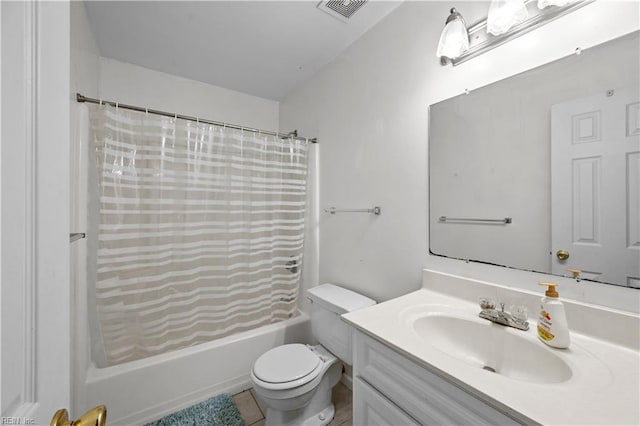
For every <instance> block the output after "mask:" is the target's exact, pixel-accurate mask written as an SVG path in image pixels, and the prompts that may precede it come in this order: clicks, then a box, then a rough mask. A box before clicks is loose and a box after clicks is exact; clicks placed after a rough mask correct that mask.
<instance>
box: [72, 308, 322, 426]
mask: <svg viewBox="0 0 640 426" xmlns="http://www.w3.org/2000/svg"><path fill="white" fill-rule="evenodd" d="M310 337H311V326H310V321H309V316H308V314H306V313H304V312H300V314H299V315H298V316H296V317H293V318H291V319H288V320H285V321H282V322H279V323H276V324H270V325H267V326H263V327H260V328H258V329H255V330H250V331H245V332H242V333H238V334H236V335H233V336H227V337H224V338H222V339H218V340H215V341H212V342H208V343H203V344H200V345H196V346H192V347H189V348H184V349H180V350H177V351H173V352H170V353H166V354H161V355H156V356H153V357H150V358H145V359H141V360H136V361H131V362H128V363H125V364H120V365H116V366H113V367H105V368H98V367H95V365H92V366H90V367H89V369H88V371H87V378H86V386H85V390H86V394H85V395H84V396H85V398H86V399H85V402H86V404H87V406H88V407H93V406H96V405H99V404H104V405H106V406H107V413H108V414H107V420H108V424H109V425H110V426H111V425H139V424H144V423H146V422H149V421H153V420H156V419H158V418H160V417H162V416H165V415H167V414H170V413H172V412H175V411H178V410H181V409H183V408H186V407H188V406H190V405H193V404H195V403H197V402H200V401H203V400H205V399H208V398H210V397H212V396H215V395H218V394H220V393H223V392H227V393H231V394H234V393H237V392H240V391H242V390H246V389H248V388H250V387H251V380H250V378H249V372H250V370H251V366H252V365H253V363H254V361H255V360H256V359H257V358H258V357H259V356H260V355H261V354H263V353H264V352H265V351H267V350H268V349H270V348H273V347H275V346H278V345H281V344H284V343H294V342H298V343H311V342H309V339H310Z"/></svg>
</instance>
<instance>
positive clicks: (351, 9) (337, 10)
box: [318, 0, 367, 22]
mask: <svg viewBox="0 0 640 426" xmlns="http://www.w3.org/2000/svg"><path fill="white" fill-rule="evenodd" d="M366 2H367V0H322V1H321V2H320V3H318V9H320V10H322V11H324V12H327V13H328V14H329V15H331V16H333V17H334V18H338V19H340V20H341V21H343V22H347V21H348V20H349V18H351V17H352V16H353V14H354V13H356V12H357V11H358V10H359V9H360V8H361V7H362V6H364V4H365V3H366Z"/></svg>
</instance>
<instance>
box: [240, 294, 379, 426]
mask: <svg viewBox="0 0 640 426" xmlns="http://www.w3.org/2000/svg"><path fill="white" fill-rule="evenodd" d="M307 299H308V300H309V301H310V303H311V330H312V333H313V336H314V337H315V338H316V339H317V340H318V342H319V343H320V344H319V345H316V346H310V345H303V344H300V343H294V344H288V345H282V346H278V347H275V348H273V349H270V350H269V351H267V352H265V353H264V354H262V355H261V356H260V357H259V358H258V359H257V360H256V362H255V363H254V364H253V368H252V369H251V380H252V381H253V388H254V390H255V392H256V395H257V396H258V399H260V401H262V403H263V404H264V405H265V406H266V407H267V413H266V420H265V425H266V426H276V425H279V426H294V425H305V426H322V425H326V424H328V423H329V422H330V421H331V419H332V418H333V415H334V412H335V408H334V406H333V403H332V402H331V390H332V389H333V387H334V386H335V385H336V384H337V383H338V381H339V380H340V376H341V375H342V362H344V363H345V364H348V365H351V364H352V361H351V328H350V327H349V326H348V325H347V324H345V323H344V322H343V321H342V320H341V319H340V315H342V314H345V313H347V312H352V311H355V310H357V309H361V308H365V307H367V306H371V305H375V303H376V302H375V301H374V300H372V299H369V298H368V297H365V296H363V295H361V294H358V293H355V292H353V291H351V290H347V289H344V288H342V287H338V286H336V285H333V284H322V285H320V286H317V287H314V288H312V289H310V290H309V291H308V292H307Z"/></svg>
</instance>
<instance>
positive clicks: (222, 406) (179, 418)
mask: <svg viewBox="0 0 640 426" xmlns="http://www.w3.org/2000/svg"><path fill="white" fill-rule="evenodd" d="M145 426H244V420H242V417H240V412H238V408H237V407H236V404H235V403H234V402H233V398H231V395H229V394H228V393H223V394H222V395H218V396H214V397H213V398H211V399H207V400H206V401H203V402H200V403H198V404H195V405H192V406H191V407H187V408H185V409H184V410H180V411H178V412H175V413H173V414H169V415H168V416H165V417H163V418H161V419H160V420H157V421H155V422H151V423H147V424H146V425H145Z"/></svg>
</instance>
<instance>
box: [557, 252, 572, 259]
mask: <svg viewBox="0 0 640 426" xmlns="http://www.w3.org/2000/svg"><path fill="white" fill-rule="evenodd" d="M556 257H557V258H558V260H567V259H568V258H569V252H568V251H567V250H558V251H557V252H556Z"/></svg>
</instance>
